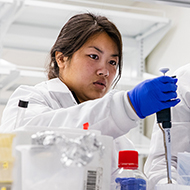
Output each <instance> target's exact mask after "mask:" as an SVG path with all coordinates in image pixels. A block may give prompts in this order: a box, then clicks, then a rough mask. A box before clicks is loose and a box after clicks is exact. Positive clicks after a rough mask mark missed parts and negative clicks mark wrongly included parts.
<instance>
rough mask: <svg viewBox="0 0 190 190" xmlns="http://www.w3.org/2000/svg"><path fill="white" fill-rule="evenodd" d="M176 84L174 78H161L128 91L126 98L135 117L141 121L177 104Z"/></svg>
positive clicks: (146, 81) (145, 82)
mask: <svg viewBox="0 0 190 190" xmlns="http://www.w3.org/2000/svg"><path fill="white" fill-rule="evenodd" d="M176 82H177V79H175V78H172V77H168V76H161V77H158V78H155V79H148V80H145V81H144V82H142V83H140V84H138V85H137V86H136V87H135V88H134V89H132V90H131V91H129V92H128V96H129V98H130V100H131V103H132V105H133V107H134V109H135V111H136V113H137V115H138V116H139V117H140V118H141V119H143V118H145V117H146V116H148V115H150V114H153V113H154V112H158V111H160V110H162V109H166V108H169V107H171V106H175V105H176V104H178V103H179V101H180V100H179V99H176V97H177V94H176V92H175V91H176ZM168 100H170V101H168Z"/></svg>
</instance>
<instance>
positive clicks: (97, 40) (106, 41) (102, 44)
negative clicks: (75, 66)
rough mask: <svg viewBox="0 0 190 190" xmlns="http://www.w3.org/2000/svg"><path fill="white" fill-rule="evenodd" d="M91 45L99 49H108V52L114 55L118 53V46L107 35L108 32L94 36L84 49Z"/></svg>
mask: <svg viewBox="0 0 190 190" xmlns="http://www.w3.org/2000/svg"><path fill="white" fill-rule="evenodd" d="M91 45H95V46H97V47H99V48H103V49H107V50H112V51H114V53H118V51H119V50H118V46H117V44H116V43H115V41H114V40H113V39H112V38H111V37H110V36H109V35H108V34H107V33H106V32H101V33H97V34H94V35H92V36H91V37H90V38H89V39H88V40H87V41H86V42H85V43H84V44H83V46H84V47H88V46H91ZM83 46H82V47H83Z"/></svg>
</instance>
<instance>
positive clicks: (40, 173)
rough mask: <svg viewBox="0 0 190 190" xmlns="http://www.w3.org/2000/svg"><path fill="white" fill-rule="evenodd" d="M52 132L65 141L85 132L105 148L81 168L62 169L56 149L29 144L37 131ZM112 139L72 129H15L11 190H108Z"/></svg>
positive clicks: (98, 132) (97, 132)
mask: <svg viewBox="0 0 190 190" xmlns="http://www.w3.org/2000/svg"><path fill="white" fill-rule="evenodd" d="M44 130H46V131H47V130H48V131H51V130H52V131H55V132H58V133H60V134H63V135H64V136H66V137H68V138H77V137H80V136H81V135H84V134H86V133H87V132H93V133H95V134H96V137H97V140H98V141H100V142H101V143H102V144H103V145H104V146H105V150H104V153H103V156H100V154H99V152H95V154H94V157H93V159H92V161H91V162H90V163H89V164H87V165H86V166H84V167H68V168H64V167H63V166H62V164H61V162H60V152H59V151H58V150H56V148H55V147H49V148H44V147H40V146H39V145H38V146H36V145H32V144H31V135H32V134H34V133H36V132H38V131H44ZM112 143H113V138H112V137H110V136H104V135H101V133H100V131H86V130H82V129H71V128H56V129H55V128H43V127H42V128H36V127H30V128H28V127H27V129H26V130H24V129H23V130H17V131H16V138H15V141H14V150H15V152H14V155H15V157H16V160H17V162H16V165H15V168H14V174H15V175H14V183H13V188H12V190H36V189H43V190H52V189H53V190H70V189H77V190H88V189H92V190H97V189H98V190H105V189H109V188H110V182H111V158H112Z"/></svg>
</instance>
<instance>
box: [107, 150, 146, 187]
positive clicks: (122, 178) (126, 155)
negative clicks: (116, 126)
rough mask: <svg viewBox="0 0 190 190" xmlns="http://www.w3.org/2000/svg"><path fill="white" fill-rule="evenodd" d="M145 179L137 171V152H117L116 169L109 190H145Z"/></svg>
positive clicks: (141, 173)
mask: <svg viewBox="0 0 190 190" xmlns="http://www.w3.org/2000/svg"><path fill="white" fill-rule="evenodd" d="M146 189H147V178H146V176H145V175H144V174H143V172H141V171H140V170H139V169H138V152H137V151H135V150H123V151H119V160H118V169H117V170H116V171H114V172H113V173H112V179H111V190H146Z"/></svg>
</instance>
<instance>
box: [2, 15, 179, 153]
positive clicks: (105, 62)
mask: <svg viewBox="0 0 190 190" xmlns="http://www.w3.org/2000/svg"><path fill="white" fill-rule="evenodd" d="M50 55H51V61H50V64H49V69H48V77H49V79H50V80H48V81H45V82H42V83H40V84H37V85H36V86H20V87H19V88H18V89H17V90H16V91H15V92H14V93H13V95H12V96H11V97H10V99H9V101H8V103H7V106H6V108H5V110H4V113H3V116H2V123H1V126H0V131H3V132H10V131H11V130H13V126H14V125H15V120H16V115H17V109H18V101H19V99H21V100H28V101H29V106H28V108H27V110H26V113H25V117H24V118H23V123H22V126H24V127H27V126H31V125H32V126H36V127H38V126H46V127H60V128H61V127H70V128H82V127H83V124H84V123H86V122H88V123H89V128H90V129H96V130H100V131H101V133H102V134H103V135H110V136H112V137H113V138H117V137H120V136H122V135H124V134H126V133H127V132H128V131H129V130H130V129H131V128H133V127H135V126H136V125H137V124H136V121H138V120H139V119H140V118H145V117H146V116H147V115H150V114H152V113H154V112H157V111H159V110H161V109H164V108H167V107H171V106H175V105H176V104H177V103H178V102H179V100H178V99H175V98H176V97H177V94H176V89H177V86H176V82H177V79H173V78H171V77H166V76H163V77H159V78H156V79H152V80H147V81H144V82H143V83H140V84H139V85H138V86H136V87H135V88H134V89H133V90H131V91H129V92H125V91H116V90H110V88H111V87H112V86H114V85H115V84H116V82H117V81H118V80H119V79H120V77H121V71H122V41H121V35H120V33H119V31H118V29H117V28H116V26H115V25H114V24H113V23H112V22H110V21H109V20H108V19H107V18H106V17H104V16H95V15H94V14H91V13H84V14H78V15H75V16H73V17H72V18H70V19H69V21H68V22H67V23H66V24H65V25H64V26H63V28H62V30H61V31H60V34H59V36H58V38H57V40H56V42H55V44H54V45H53V47H52V49H51V52H50ZM109 90H110V92H109ZM171 99H172V100H171ZM20 127H21V126H20ZM121 140H122V139H120V140H116V141H115V142H116V144H115V146H116V148H117V149H118V150H119V149H124V148H125V149H127V148H128V147H127V140H126V139H125V140H124V141H122V143H120V142H121Z"/></svg>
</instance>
